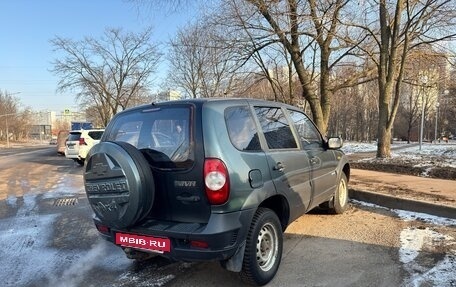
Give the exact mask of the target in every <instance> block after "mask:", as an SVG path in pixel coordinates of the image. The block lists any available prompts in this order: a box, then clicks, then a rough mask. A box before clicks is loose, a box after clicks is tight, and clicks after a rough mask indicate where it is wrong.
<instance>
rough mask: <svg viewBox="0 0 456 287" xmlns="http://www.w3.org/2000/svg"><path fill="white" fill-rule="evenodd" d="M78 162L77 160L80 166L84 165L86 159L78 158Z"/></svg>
mask: <svg viewBox="0 0 456 287" xmlns="http://www.w3.org/2000/svg"><path fill="white" fill-rule="evenodd" d="M76 162H77V163H78V164H79V165H80V166H83V165H84V160H83V159H77V160H76Z"/></svg>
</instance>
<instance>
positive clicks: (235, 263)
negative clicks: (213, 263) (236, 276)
mask: <svg viewBox="0 0 456 287" xmlns="http://www.w3.org/2000/svg"><path fill="white" fill-rule="evenodd" d="M244 252H245V240H244V241H242V243H241V244H240V245H239V247H238V249H237V250H236V253H235V254H234V255H233V256H232V257H231V258H230V259H227V260H224V261H220V264H221V265H222V267H223V268H225V269H226V270H228V271H232V272H241V269H242V262H243V260H244Z"/></svg>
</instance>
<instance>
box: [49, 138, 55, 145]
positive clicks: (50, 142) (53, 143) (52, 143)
mask: <svg viewBox="0 0 456 287" xmlns="http://www.w3.org/2000/svg"><path fill="white" fill-rule="evenodd" d="M49 144H50V145H56V144H57V138H51V139H50V140H49Z"/></svg>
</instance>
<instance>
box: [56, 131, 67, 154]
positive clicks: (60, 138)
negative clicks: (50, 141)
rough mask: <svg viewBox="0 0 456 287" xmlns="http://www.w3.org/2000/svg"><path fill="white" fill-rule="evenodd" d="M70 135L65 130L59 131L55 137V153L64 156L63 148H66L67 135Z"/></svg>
mask: <svg viewBox="0 0 456 287" xmlns="http://www.w3.org/2000/svg"><path fill="white" fill-rule="evenodd" d="M69 134H70V132H69V131H67V130H60V131H59V133H58V135H57V153H58V154H61V155H65V148H66V140H67V139H68V135H69Z"/></svg>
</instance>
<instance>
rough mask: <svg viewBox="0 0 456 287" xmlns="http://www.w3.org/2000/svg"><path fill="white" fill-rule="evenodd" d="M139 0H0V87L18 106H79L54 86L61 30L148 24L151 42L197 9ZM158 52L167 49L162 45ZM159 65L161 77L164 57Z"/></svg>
mask: <svg viewBox="0 0 456 287" xmlns="http://www.w3.org/2000/svg"><path fill="white" fill-rule="evenodd" d="M139 2H141V1H139ZM155 2H160V1H155ZM137 3H138V2H136V3H132V1H125V0H0V91H2V92H8V93H9V94H10V95H13V96H14V97H16V98H18V100H19V102H20V107H21V108H26V107H30V108H32V110H34V111H43V110H48V111H56V112H57V113H59V112H61V111H63V110H65V109H70V110H71V111H79V110H78V106H77V102H76V101H75V95H74V94H75V93H74V92H71V91H70V92H65V93H63V94H60V93H58V92H57V91H56V90H57V82H58V77H56V76H55V75H53V73H52V72H51V71H50V70H51V69H52V61H53V60H55V59H56V57H57V56H58V55H57V54H56V53H55V52H53V51H52V49H53V48H52V46H51V44H50V42H49V41H50V40H51V39H53V38H55V37H56V36H59V37H64V38H70V39H72V40H82V39H83V38H84V37H85V36H92V37H95V38H97V37H99V36H101V35H102V34H103V32H104V31H105V29H106V28H122V29H124V30H125V31H132V32H140V31H143V30H144V29H145V28H146V27H150V26H152V27H153V31H154V32H153V36H152V38H153V39H154V42H156V43H163V44H164V43H166V42H167V41H168V40H169V39H170V37H173V35H174V34H175V32H176V31H177V29H178V28H179V27H181V26H183V25H185V24H186V23H188V22H189V21H190V20H191V18H192V17H194V15H195V14H194V13H196V12H194V11H193V10H196V9H193V8H190V9H183V10H181V11H179V12H171V11H170V9H165V7H161V8H151V7H150V6H140V7H139V6H138V5H137ZM165 10H166V11H165ZM161 47H164V46H161ZM162 52H163V53H166V51H165V49H163V50H162ZM158 70H159V72H158V73H159V75H157V77H158V78H160V77H163V75H164V74H165V73H166V71H165V70H166V65H165V63H163V64H161V65H160V66H159V69H158ZM157 85H158V82H157ZM157 89H158V86H157Z"/></svg>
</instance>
